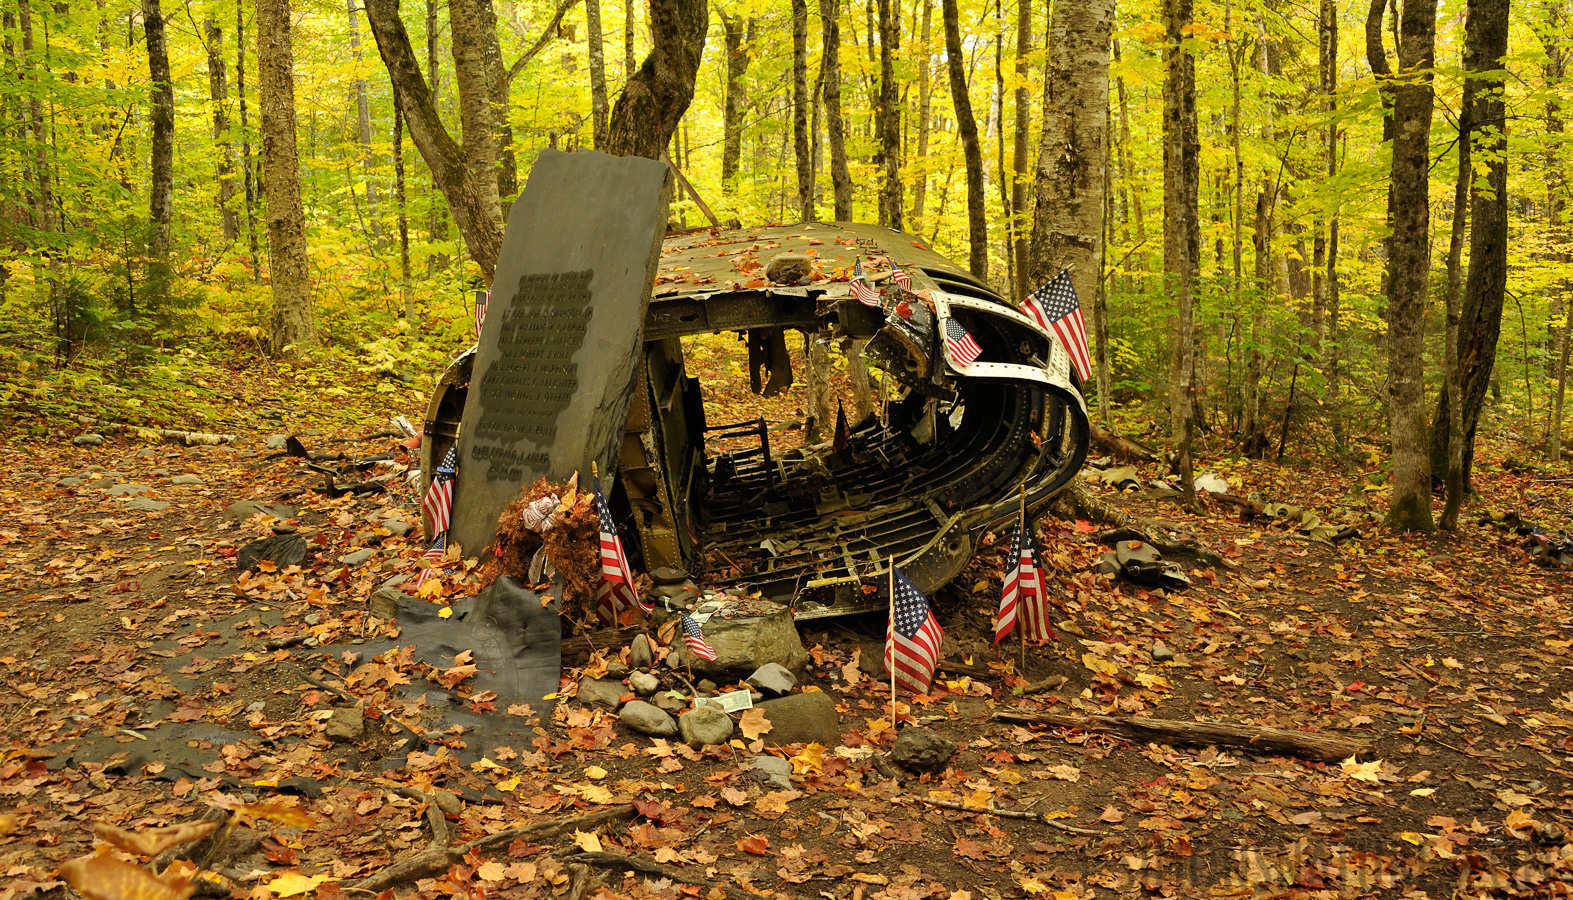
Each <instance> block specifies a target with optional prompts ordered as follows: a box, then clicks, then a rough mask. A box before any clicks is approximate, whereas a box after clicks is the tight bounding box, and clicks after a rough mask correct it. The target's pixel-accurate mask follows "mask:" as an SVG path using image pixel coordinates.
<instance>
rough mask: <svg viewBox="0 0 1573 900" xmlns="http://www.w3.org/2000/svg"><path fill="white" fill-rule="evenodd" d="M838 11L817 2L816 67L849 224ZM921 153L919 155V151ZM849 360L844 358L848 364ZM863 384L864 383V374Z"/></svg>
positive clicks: (833, 169) (833, 4)
mask: <svg viewBox="0 0 1573 900" xmlns="http://www.w3.org/2000/svg"><path fill="white" fill-rule="evenodd" d="M840 17H841V10H840V3H839V2H838V0H819V31H820V38H821V42H820V49H819V67H820V72H821V74H822V77H823V78H824V81H825V88H824V90H825V94H824V96H825V135H826V140H827V141H828V143H829V144H830V186H831V189H832V191H833V192H834V194H835V206H836V210H835V215H834V218H835V220H836V221H837V222H849V221H851V220H852V174H851V172H850V171H848V169H847V137H846V118H845V115H844V114H843V112H842V109H841V22H840ZM919 152H922V151H919ZM851 359H852V357H851V354H848V361H849V362H850V361H851ZM864 380H865V381H867V380H868V379H867V375H866V374H865V376H864Z"/></svg>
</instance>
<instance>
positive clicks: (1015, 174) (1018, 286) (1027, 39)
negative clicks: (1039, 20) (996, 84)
mask: <svg viewBox="0 0 1573 900" xmlns="http://www.w3.org/2000/svg"><path fill="white" fill-rule="evenodd" d="M1030 53H1032V0H1017V3H1016V134H1015V143H1014V144H1013V145H1012V147H1011V182H1010V212H1011V217H1010V235H1011V241H1012V242H1013V243H1014V245H1015V255H1016V283H1015V285H1014V288H1015V291H1016V296H1017V297H1025V296H1027V293H1028V291H1030V290H1031V286H1030V279H1029V278H1028V277H1027V268H1028V266H1027V260H1028V259H1029V258H1030V257H1029V252H1028V251H1029V248H1030V246H1031V240H1032V231H1031V229H1029V228H1028V227H1027V181H1028V172H1029V171H1030V170H1031V163H1030V162H1029V161H1028V159H1027V154H1028V147H1027V142H1028V135H1027V130H1028V129H1029V128H1031V127H1032V108H1031V105H1030V104H1031V102H1032V92H1031V90H1030V89H1029V88H1028V87H1027V77H1028V70H1029V69H1030V64H1029V62H1028V58H1027V57H1028V55H1029V54H1030ZM1105 58H1107V57H1105ZM1103 83H1104V87H1103V91H1104V95H1105V98H1107V95H1108V92H1109V77H1108V73H1107V72H1105V73H1104V77H1103ZM1100 349H1101V348H1100Z"/></svg>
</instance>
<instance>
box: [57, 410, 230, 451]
mask: <svg viewBox="0 0 1573 900" xmlns="http://www.w3.org/2000/svg"><path fill="white" fill-rule="evenodd" d="M76 420H77V421H78V422H80V423H81V424H83V425H90V426H92V427H94V428H98V429H101V430H103V431H117V432H118V431H129V432H131V433H133V434H137V435H143V436H147V437H157V438H158V439H159V440H164V441H169V442H170V443H174V444H184V445H185V446H187V447H193V446H197V445H203V446H209V447H211V446H214V445H216V444H227V443H229V442H230V441H233V440H234V439H235V436H234V435H233V434H208V433H207V432H205V431H179V430H176V429H173V428H150V427H148V426H146V425H122V424H121V423H119V422H110V421H108V420H107V419H95V418H93V417H92V416H77V417H76Z"/></svg>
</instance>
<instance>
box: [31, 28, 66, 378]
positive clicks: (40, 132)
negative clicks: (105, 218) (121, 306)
mask: <svg viewBox="0 0 1573 900" xmlns="http://www.w3.org/2000/svg"><path fill="white" fill-rule="evenodd" d="M17 14H18V20H17V24H18V26H19V27H20V28H21V30H22V77H24V78H25V79H27V82H28V84H29V88H30V89H29V91H28V97H27V123H28V130H29V131H30V132H31V135H30V137H31V138H32V142H33V146H32V153H31V154H30V155H31V157H32V158H31V160H30V162H32V164H33V173H32V174H33V179H34V183H35V184H36V186H37V188H38V194H37V195H36V196H34V197H33V204H32V205H33V209H32V213H33V222H34V224H35V225H37V226H38V230H39V231H42V232H44V233H45V234H49V233H52V232H57V231H60V230H61V228H60V215H59V212H58V210H57V209H56V208H55V179H54V174H53V172H52V170H51V168H50V163H49V147H50V134H49V131H48V128H47V126H46V123H45V118H44V91H43V90H42V89H41V87H40V85H39V72H41V71H43V72H47V71H48V69H47V67H45V66H43V65H40V64H39V63H40V61H39V60H38V58H37V57H36V55H35V54H34V52H33V8H32V3H31V2H30V0H19V2H18V3H17ZM58 260H59V257H58V256H55V257H53V258H52V259H51V260H50V264H49V266H48V273H49V274H48V275H47V276H46V277H47V278H48V281H49V305H50V310H51V313H52V318H53V319H54V323H53V324H54V331H55V340H56V343H55V360H56V364H57V365H61V366H63V365H64V364H65V363H67V362H69V361H70V359H71V355H72V345H73V343H74V339H75V336H76V334H77V331H78V329H77V328H76V327H75V325H74V323H73V321H72V310H71V308H70V307H69V306H68V305H67V304H66V303H65V302H64V299H63V298H62V297H61V291H60V278H59V276H60V274H61V272H60V265H59V262H58Z"/></svg>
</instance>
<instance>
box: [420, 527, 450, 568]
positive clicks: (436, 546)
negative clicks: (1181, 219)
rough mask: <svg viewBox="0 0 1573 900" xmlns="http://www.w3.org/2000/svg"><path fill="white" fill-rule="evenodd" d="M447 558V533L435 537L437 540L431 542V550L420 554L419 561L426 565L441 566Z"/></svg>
mask: <svg viewBox="0 0 1573 900" xmlns="http://www.w3.org/2000/svg"><path fill="white" fill-rule="evenodd" d="M447 558H448V532H446V531H444V532H443V533H442V534H439V535H437V540H435V541H432V545H431V548H430V549H429V550H427V551H426V552H425V553H422V554H421V561H422V562H425V563H426V564H427V565H432V566H436V565H441V564H442V562H443V560H445V559H447Z"/></svg>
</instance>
